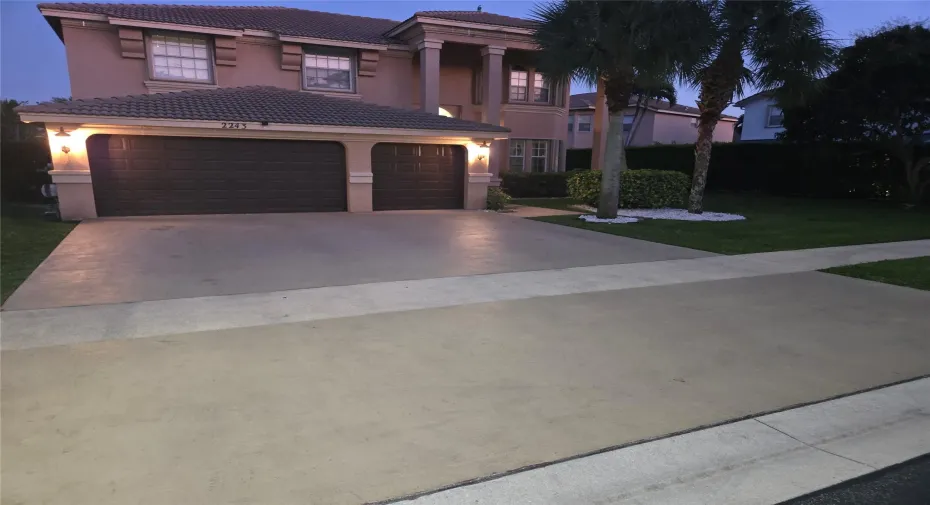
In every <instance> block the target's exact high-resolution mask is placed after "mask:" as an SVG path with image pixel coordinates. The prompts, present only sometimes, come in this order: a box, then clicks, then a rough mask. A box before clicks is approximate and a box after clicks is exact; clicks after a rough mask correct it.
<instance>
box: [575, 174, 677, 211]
mask: <svg viewBox="0 0 930 505" xmlns="http://www.w3.org/2000/svg"><path fill="white" fill-rule="evenodd" d="M690 188H691V181H690V180H689V179H688V176H686V175H684V174H682V173H678V172H672V171H668V170H627V171H625V172H623V173H622V174H620V207H622V208H624V209H658V208H662V207H677V208H681V207H684V206H685V204H686V203H687V200H688V190H689V189H690ZM568 194H569V196H571V197H572V198H574V199H576V200H579V201H582V202H584V203H586V204H588V205H591V206H597V203H598V199H599V198H600V194H601V172H600V171H596V170H585V171H575V172H573V173H572V175H571V177H569V179H568Z"/></svg>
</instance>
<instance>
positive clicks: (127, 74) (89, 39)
mask: <svg viewBox="0 0 930 505" xmlns="http://www.w3.org/2000/svg"><path fill="white" fill-rule="evenodd" d="M83 23H84V25H85V26H84V27H75V26H70V24H63V26H62V33H63V36H64V42H65V54H66V56H67V58H68V75H69V76H70V78H71V96H72V97H73V98H97V97H109V96H120V95H140V94H145V93H146V92H147V90H146V88H145V85H144V84H143V81H145V79H146V75H147V67H146V64H145V60H142V59H138V58H123V56H122V51H121V50H120V43H119V36H118V35H117V30H116V27H114V26H110V25H108V24H103V23H97V22H93V21H85V22H83ZM36 64H41V63H40V62H37V63H36Z"/></svg>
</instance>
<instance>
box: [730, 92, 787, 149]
mask: <svg viewBox="0 0 930 505" xmlns="http://www.w3.org/2000/svg"><path fill="white" fill-rule="evenodd" d="M733 105H735V106H737V107H740V108H741V109H743V129H742V131H741V132H740V136H739V141H740V142H743V141H758V140H762V141H772V140H775V135H777V134H779V133H781V132H783V131H785V128H784V127H782V120H783V119H784V115H783V114H782V111H781V108H780V107H779V106H778V104H777V103H775V99H774V98H772V93H771V92H770V91H760V92H759V93H756V94H755V95H750V96H747V97H746V98H743V99H742V100H740V101H738V102H736V103H735V104H733Z"/></svg>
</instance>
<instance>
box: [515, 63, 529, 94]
mask: <svg viewBox="0 0 930 505" xmlns="http://www.w3.org/2000/svg"><path fill="white" fill-rule="evenodd" d="M529 79H530V73H529V72H527V71H526V70H524V69H522V68H520V67H513V68H511V69H510V101H511V102H525V101H526V99H527V89H528V85H529Z"/></svg>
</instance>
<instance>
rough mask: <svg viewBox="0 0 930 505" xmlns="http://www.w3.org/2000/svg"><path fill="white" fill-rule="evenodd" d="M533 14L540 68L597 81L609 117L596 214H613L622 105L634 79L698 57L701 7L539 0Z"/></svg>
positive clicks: (660, 76) (656, 77) (670, 2)
mask: <svg viewBox="0 0 930 505" xmlns="http://www.w3.org/2000/svg"><path fill="white" fill-rule="evenodd" d="M534 14H535V16H534V17H535V18H536V21H537V22H538V25H537V28H536V36H535V38H536V43H537V45H538V46H539V47H540V49H541V51H540V52H539V55H538V62H537V65H538V67H539V69H540V70H541V71H542V72H546V73H548V74H549V75H551V76H552V77H553V78H556V79H570V78H575V79H579V80H581V81H582V82H585V83H586V84H588V85H591V86H594V85H596V84H598V83H602V84H603V86H604V90H605V96H606V98H607V109H608V114H609V117H610V122H609V126H608V129H607V144H606V148H605V163H604V167H603V170H602V175H601V195H600V200H599V202H598V209H597V216H598V217H601V218H613V217H616V216H617V208H618V206H619V198H620V173H621V171H623V170H626V168H627V164H626V152H625V149H624V147H623V143H624V141H623V114H622V111H623V109H625V108H627V107H628V106H629V103H630V97H631V96H632V95H633V93H634V91H635V90H636V88H637V85H642V84H643V83H655V82H667V81H668V80H670V78H671V77H673V76H674V75H677V74H678V73H679V72H681V71H682V70H683V69H685V68H691V66H692V65H693V64H694V62H696V61H698V60H700V57H701V56H702V55H701V54H698V53H699V52H700V51H702V50H704V49H703V48H705V47H708V46H709V41H704V40H703V37H706V36H707V35H708V34H707V31H706V30H705V29H703V28H704V27H706V26H708V25H709V24H710V19H709V17H708V16H707V10H706V9H704V8H703V7H702V6H701V5H700V4H699V3H696V2H682V1H674V0H666V1H651V2H630V1H602V2H592V1H566V0H563V1H560V2H556V3H549V4H545V5H539V6H537V7H536V9H535V11H534ZM705 42H706V43H705Z"/></svg>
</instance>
